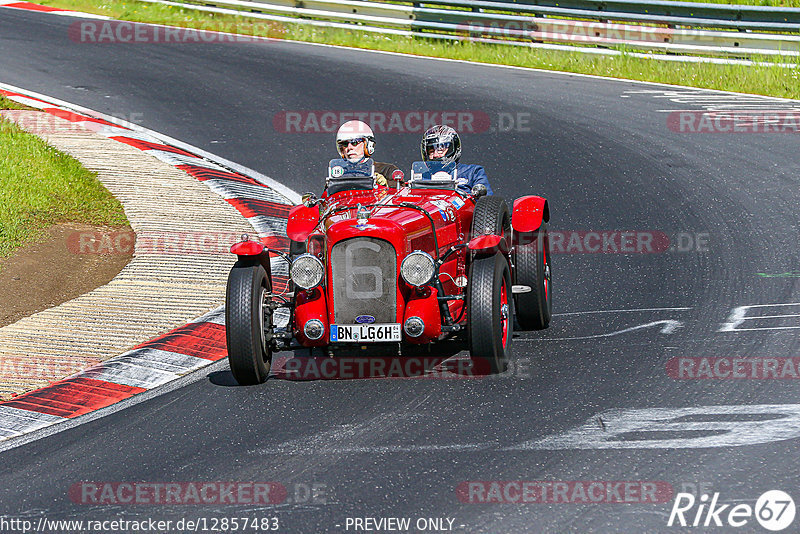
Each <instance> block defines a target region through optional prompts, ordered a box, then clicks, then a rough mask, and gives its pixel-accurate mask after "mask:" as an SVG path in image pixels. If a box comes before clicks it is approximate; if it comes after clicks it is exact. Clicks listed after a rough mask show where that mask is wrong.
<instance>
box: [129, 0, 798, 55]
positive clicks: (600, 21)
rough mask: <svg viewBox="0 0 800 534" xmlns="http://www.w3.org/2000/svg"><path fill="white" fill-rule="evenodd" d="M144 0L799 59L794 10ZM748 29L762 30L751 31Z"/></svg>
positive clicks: (612, 2)
mask: <svg viewBox="0 0 800 534" xmlns="http://www.w3.org/2000/svg"><path fill="white" fill-rule="evenodd" d="M145 1H150V2H156V3H161V4H170V5H176V6H182V7H186V8H191V9H200V10H204V11H216V12H227V13H237V14H240V15H245V16H253V17H258V18H266V19H270V20H277V21H286V22H294V23H299V24H316V25H324V26H334V27H350V28H352V29H358V30H362V31H373V32H382V33H392V34H398V35H409V36H413V35H416V36H421V37H426V38H432V39H450V40H464V39H469V40H472V41H476V42H488V43H498V44H508V45H516V46H538V47H551V48H563V46H558V45H564V44H566V45H572V49H574V50H578V51H583V52H594V53H614V49H620V48H621V49H624V50H626V51H646V52H659V53H665V54H689V55H694V56H698V55H699V56H721V57H727V58H732V57H733V58H753V57H756V56H761V57H763V56H772V57H778V58H797V57H798V56H800V9H798V8H772V7H769V8H768V7H760V6H729V5H721V4H702V3H691V2H676V1H663V0H641V1H634V0H566V1H563V2H562V1H561V0H559V1H558V2H555V0H522V1H511V2H508V1H500V0H433V1H430V2H415V3H414V4H398V3H388V2H380V1H363V0H352V1H348V0H264V1H262V0H184V1H169V0H145ZM220 6H223V7H220ZM430 6H439V7H430ZM442 6H447V7H449V9H448V8H442ZM555 17H568V18H555ZM698 28H721V30H709V29H698ZM754 29H758V30H762V32H759V33H754V32H753V31H752V30H754ZM763 30H767V31H769V32H771V33H766V32H764V31H763ZM776 32H786V33H776ZM553 44H555V45H553ZM574 45H582V46H579V47H575V46H574ZM589 47H600V48H589ZM616 53H619V52H618V51H617V52H616Z"/></svg>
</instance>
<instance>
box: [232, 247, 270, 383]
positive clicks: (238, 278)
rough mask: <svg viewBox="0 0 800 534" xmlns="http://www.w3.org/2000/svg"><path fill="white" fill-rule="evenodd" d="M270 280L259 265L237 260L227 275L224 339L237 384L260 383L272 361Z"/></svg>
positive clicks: (263, 379) (267, 373) (267, 372)
mask: <svg viewBox="0 0 800 534" xmlns="http://www.w3.org/2000/svg"><path fill="white" fill-rule="evenodd" d="M271 291H272V284H271V280H270V279H269V277H268V276H267V272H266V271H265V270H264V267H262V266H261V265H260V264H257V263H256V264H252V263H248V262H243V261H241V260H240V261H237V262H236V264H235V265H234V266H233V269H231V273H230V275H229V276H228V287H227V293H226V300H225V337H226V341H227V344H228V362H229V364H230V367H231V373H233V377H234V378H235V379H236V381H237V382H238V383H239V384H242V385H251V384H260V383H262V382H264V381H265V380H266V379H267V376H268V375H269V370H270V364H271V361H272V349H271V346H270V342H271V336H272V313H271V310H270V309H269V307H268V306H267V304H268V298H269V294H270V292H271Z"/></svg>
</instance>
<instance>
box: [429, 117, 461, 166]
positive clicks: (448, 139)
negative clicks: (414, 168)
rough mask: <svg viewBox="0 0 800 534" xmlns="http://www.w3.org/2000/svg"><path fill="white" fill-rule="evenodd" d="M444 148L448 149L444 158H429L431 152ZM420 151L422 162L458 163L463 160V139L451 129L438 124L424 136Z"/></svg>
mask: <svg viewBox="0 0 800 534" xmlns="http://www.w3.org/2000/svg"><path fill="white" fill-rule="evenodd" d="M442 147H446V148H447V152H446V153H445V155H444V156H442V157H438V158H431V157H430V156H429V154H430V151H431V150H435V149H437V148H442ZM419 150H420V152H421V153H422V161H430V160H434V161H441V162H442V163H444V164H445V165H447V164H448V163H453V162H455V163H458V160H459V159H461V139H460V138H459V137H458V133H457V132H456V131H455V130H454V129H452V128H451V127H449V126H444V125H442V124H437V125H436V126H433V127H431V128H428V131H427V132H425V135H423V136H422V141H421V142H420V144H419Z"/></svg>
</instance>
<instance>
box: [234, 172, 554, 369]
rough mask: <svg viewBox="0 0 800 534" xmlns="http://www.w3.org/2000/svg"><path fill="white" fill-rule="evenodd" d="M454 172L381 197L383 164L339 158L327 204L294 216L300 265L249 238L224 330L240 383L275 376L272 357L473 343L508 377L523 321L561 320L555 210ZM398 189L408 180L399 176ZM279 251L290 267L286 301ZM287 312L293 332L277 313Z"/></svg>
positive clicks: (298, 209)
mask: <svg viewBox="0 0 800 534" xmlns="http://www.w3.org/2000/svg"><path fill="white" fill-rule="evenodd" d="M455 173H456V169H455V167H454V166H452V165H451V166H450V167H443V166H441V165H440V164H438V165H437V162H416V163H415V164H414V166H413V168H412V172H411V176H410V179H409V180H408V181H403V180H402V179H401V180H400V181H399V182H398V185H397V188H386V187H382V188H375V187H374V185H373V174H374V167H373V164H372V161H371V160H367V161H365V162H361V163H357V164H356V163H350V162H348V161H347V160H332V161H331V162H330V164H329V169H328V179H327V183H326V190H325V193H324V194H323V195H322V197H321V198H316V197H315V196H313V195H311V194H307V195H305V196H304V199H303V203H302V204H301V205H298V206H295V207H294V208H292V210H291V212H290V214H289V219H288V222H287V228H286V232H287V234H288V236H289V238H290V239H291V242H292V247H291V254H286V253H285V252H282V251H277V250H271V249H268V248H267V247H266V246H264V245H263V244H261V243H260V242H256V241H251V240H249V239H245V240H243V241H242V242H240V243H237V244H235V245H234V246H233V247H232V248H231V252H232V253H234V254H236V255H237V256H238V260H237V261H236V264H235V265H234V266H233V269H232V270H231V273H230V276H229V278H228V286H227V298H226V310H225V319H226V325H227V344H228V359H229V362H230V368H231V372H232V373H233V375H234V377H235V378H236V380H237V381H238V382H239V383H240V384H256V383H260V382H263V381H265V380H266V379H267V376H268V374H269V371H270V362H271V357H272V353H273V351H276V350H280V349H283V348H287V347H289V346H290V343H291V342H292V341H294V342H296V343H297V344H299V345H300V346H302V347H322V348H327V349H328V353H329V355H331V356H333V355H334V354H336V353H337V352H338V350H337V351H336V352H334V351H333V350H332V349H333V348H334V347H336V348H337V349H339V348H348V347H357V346H366V345H373V346H374V345H393V346H395V347H397V351H398V354H402V351H403V348H404V347H409V348H410V346H411V345H421V344H431V343H438V342H443V341H444V340H452V339H454V338H455V339H456V340H460V342H462V343H464V344H465V345H466V347H467V348H468V349H469V351H470V356H471V358H473V359H476V358H480V359H484V360H485V361H487V362H488V363H489V367H490V370H491V372H502V371H503V370H504V369H505V368H506V364H507V362H508V359H509V357H510V354H511V341H512V335H513V330H514V319H515V318H516V322H517V324H518V325H519V327H520V328H522V329H523V330H536V329H543V328H547V326H548V324H549V322H550V317H551V310H552V300H551V299H552V288H551V282H550V254H549V248H548V245H549V243H548V234H547V223H548V221H549V219H550V213H549V208H548V204H547V200H545V199H544V198H541V197H538V196H523V197H520V198H518V199H516V200H515V201H514V203H513V208H512V209H511V210H509V207H508V205H507V204H506V202H505V201H504V200H503V199H502V198H500V197H499V196H487V195H486V188H485V187H483V186H476V187H475V188H474V189H473V190H472V191H471V192H470V193H468V194H466V193H463V192H461V191H459V190H458V187H457V181H456V176H455ZM398 178H401V177H399V176H398ZM270 254H273V255H276V256H279V257H281V258H283V260H285V261H288V262H290V269H289V275H290V276H289V285H288V287H287V290H286V291H285V292H284V293H282V294H279V293H278V292H273V279H272V274H271V260H270ZM280 309H284V311H283V312H282V313H284V315H285V314H286V311H287V310H288V316H289V319H288V324H286V326H283V327H278V326H276V324H275V323H276V321H274V320H273V318H274V316H275V315H274V314H275V313H276V312H277V311H278V310H280Z"/></svg>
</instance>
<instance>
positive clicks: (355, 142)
mask: <svg viewBox="0 0 800 534" xmlns="http://www.w3.org/2000/svg"><path fill="white" fill-rule="evenodd" d="M363 142H364V138H363V137H356V138H355V139H342V140H341V141H336V144H337V145H339V148H347V146H348V145H353V146H358V145H360V144H361V143H363Z"/></svg>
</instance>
